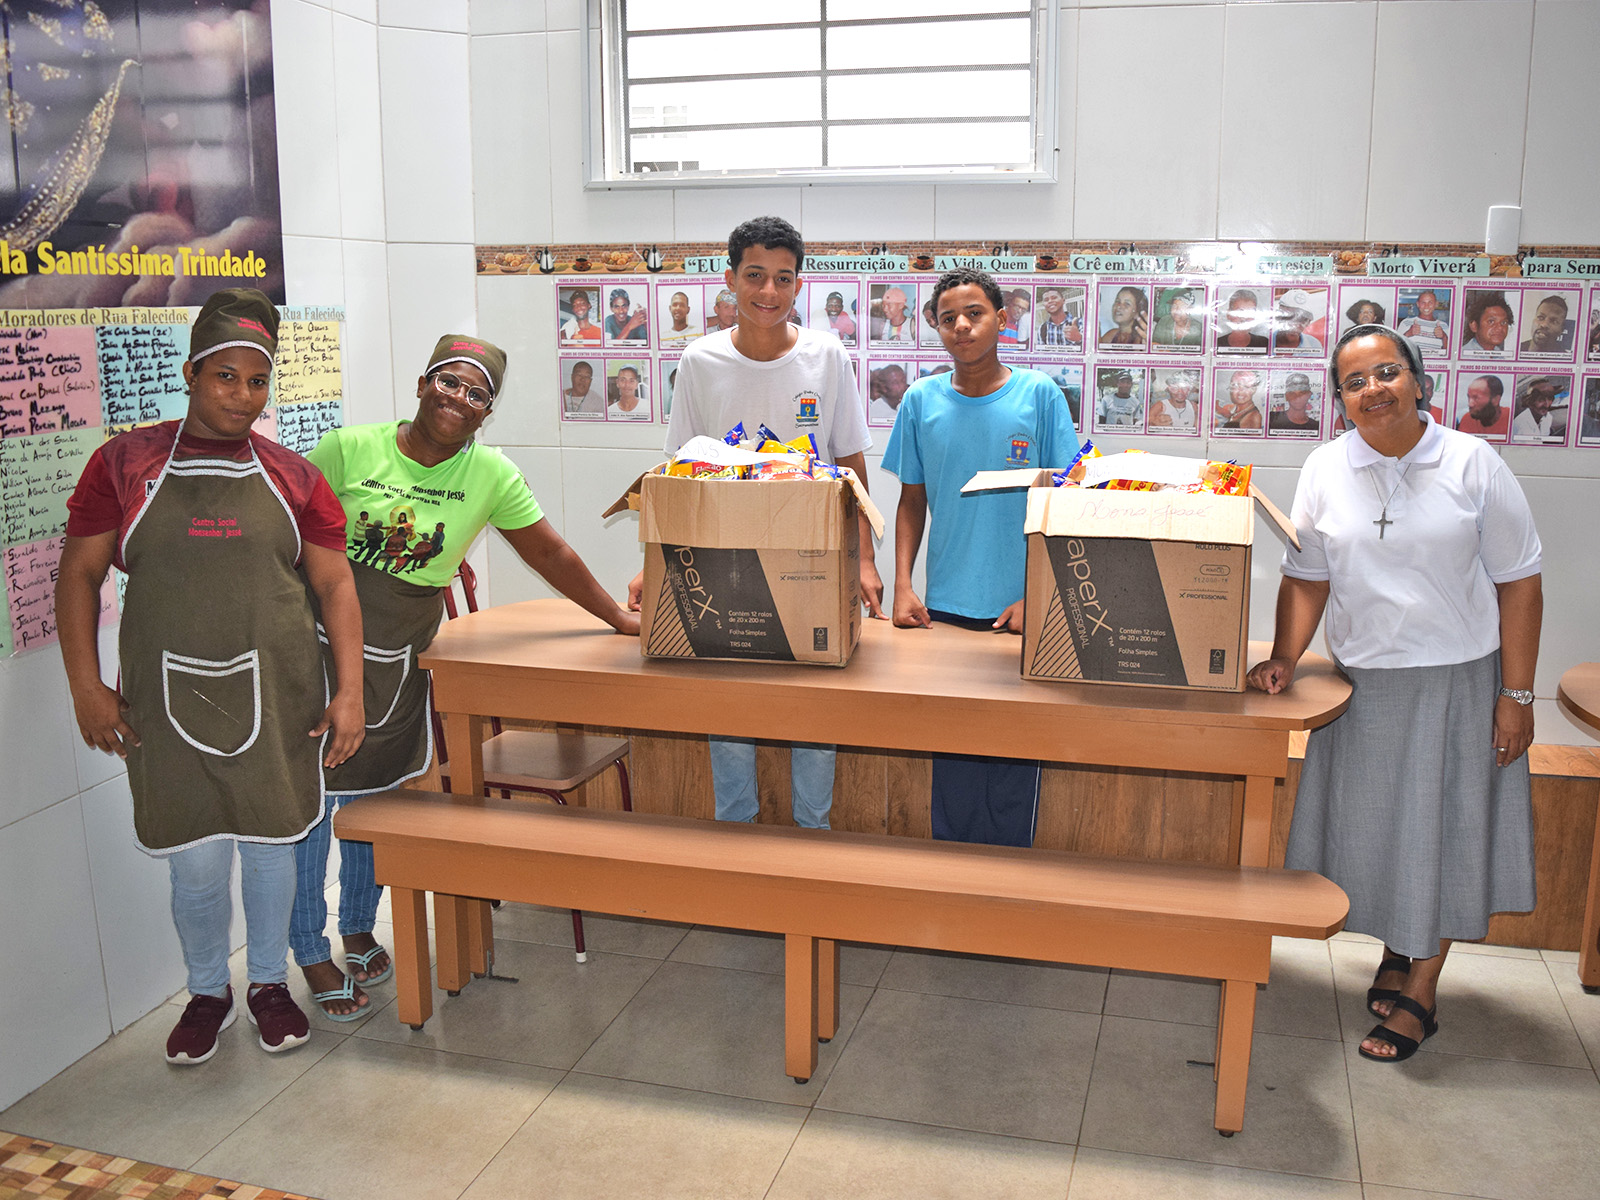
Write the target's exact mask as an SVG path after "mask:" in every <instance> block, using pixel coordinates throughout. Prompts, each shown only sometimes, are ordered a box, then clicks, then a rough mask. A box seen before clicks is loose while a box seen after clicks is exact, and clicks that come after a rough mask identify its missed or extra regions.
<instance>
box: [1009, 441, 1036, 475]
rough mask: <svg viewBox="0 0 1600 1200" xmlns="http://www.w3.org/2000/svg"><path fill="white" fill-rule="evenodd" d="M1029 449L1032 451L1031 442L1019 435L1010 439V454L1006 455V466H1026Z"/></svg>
mask: <svg viewBox="0 0 1600 1200" xmlns="http://www.w3.org/2000/svg"><path fill="white" fill-rule="evenodd" d="M1031 449H1033V442H1032V441H1030V440H1029V439H1028V438H1025V437H1023V436H1022V435H1021V434H1020V433H1019V434H1018V435H1017V436H1016V437H1014V438H1012V439H1011V453H1010V454H1007V455H1006V465H1007V466H1012V467H1025V466H1027V465H1028V451H1030V450H1031Z"/></svg>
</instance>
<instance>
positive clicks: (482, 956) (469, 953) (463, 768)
mask: <svg viewBox="0 0 1600 1200" xmlns="http://www.w3.org/2000/svg"><path fill="white" fill-rule="evenodd" d="M441 715H442V716H443V718H444V738H445V744H446V745H447V746H448V747H449V750H450V791H451V792H452V793H453V794H455V795H464V796H481V795H482V794H483V725H484V718H483V717H480V716H474V715H472V714H469V713H443V714H441ZM452 905H453V911H455V912H456V915H457V917H458V919H459V921H460V922H461V924H460V926H459V928H460V936H459V937H458V938H456V939H454V940H453V941H452V942H451V943H450V953H449V954H448V955H446V953H445V939H444V937H443V936H442V935H441V936H440V937H439V986H440V987H441V988H443V989H444V990H445V991H447V992H459V991H460V990H461V989H462V988H464V987H466V985H467V983H468V981H470V980H471V978H472V976H473V973H477V974H479V975H483V974H486V973H487V972H488V970H489V961H490V959H491V958H492V957H493V956H494V926H493V924H492V923H491V916H490V909H489V902H488V901H487V900H477V899H471V898H467V897H454V898H452ZM434 911H435V914H437V913H438V911H439V901H438V900H437V899H436V900H435V901H434ZM447 978H448V979H449V980H450V982H449V983H446V982H445V981H446V979H447Z"/></svg>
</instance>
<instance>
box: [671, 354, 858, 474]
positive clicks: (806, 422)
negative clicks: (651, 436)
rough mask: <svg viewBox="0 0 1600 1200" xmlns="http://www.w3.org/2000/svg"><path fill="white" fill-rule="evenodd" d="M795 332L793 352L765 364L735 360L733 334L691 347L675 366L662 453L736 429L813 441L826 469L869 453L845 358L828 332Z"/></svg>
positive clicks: (851, 373)
mask: <svg viewBox="0 0 1600 1200" xmlns="http://www.w3.org/2000/svg"><path fill="white" fill-rule="evenodd" d="M793 328H794V329H795V332H796V334H797V335H798V337H797V338H796V339H795V344H794V346H793V347H792V348H791V349H790V351H789V353H787V354H785V355H784V356H783V357H782V358H777V359H774V360H773V361H771V362H757V361H756V360H755V359H752V358H746V357H745V356H744V355H743V354H740V353H739V351H738V350H736V349H735V348H734V345H733V331H732V330H731V329H729V330H723V331H721V332H719V333H708V334H707V335H706V336H705V337H703V338H699V339H697V340H696V341H694V342H691V343H690V344H689V347H688V348H687V349H686V350H684V352H683V358H682V359H680V360H679V362H678V386H677V389H676V390H675V391H674V392H673V393H672V417H671V419H670V421H669V422H668V424H667V446H666V449H667V453H668V454H671V453H672V452H673V451H675V450H677V448H678V447H679V446H681V445H683V444H684V443H685V442H686V441H688V440H689V439H690V438H692V437H697V436H700V435H704V436H706V437H721V436H722V435H723V434H725V433H727V432H728V430H730V429H732V428H733V427H734V426H735V425H737V424H739V423H740V422H743V423H744V431H745V435H746V436H747V437H751V438H754V437H755V436H756V427H757V426H758V425H763V424H764V425H766V426H767V427H768V428H769V429H771V430H772V432H773V433H775V434H777V435H778V437H779V438H780V439H782V440H783V441H788V440H790V439H791V438H795V437H798V436H800V435H801V434H803V433H809V434H813V435H814V436H815V437H816V439H817V448H818V449H819V450H820V451H821V452H822V457H823V458H825V459H827V460H829V461H830V462H838V461H839V459H841V458H844V457H845V456H846V455H850V454H860V453H861V452H862V451H864V450H866V449H867V448H868V447H870V446H871V445H872V435H871V434H870V433H868V432H867V409H866V405H865V404H864V403H862V400H861V390H860V388H859V387H857V385H856V377H855V372H854V371H852V370H851V369H850V356H849V355H848V354H846V353H845V350H844V347H843V346H842V345H841V344H840V342H839V339H838V338H837V337H835V336H834V335H833V333H832V332H831V331H829V332H822V331H820V330H816V329H808V328H806V327H804V326H797V327H793Z"/></svg>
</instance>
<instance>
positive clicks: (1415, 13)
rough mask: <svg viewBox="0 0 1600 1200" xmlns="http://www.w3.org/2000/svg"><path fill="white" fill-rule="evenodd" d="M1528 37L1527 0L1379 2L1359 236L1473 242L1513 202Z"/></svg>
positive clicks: (1518, 183)
mask: <svg viewBox="0 0 1600 1200" xmlns="http://www.w3.org/2000/svg"><path fill="white" fill-rule="evenodd" d="M1532 36H1533V2H1532V0H1517V2H1511V0H1449V2H1448V3H1446V2H1443V0H1432V2H1419V3H1405V4H1380V5H1379V6H1378V53H1377V60H1376V74H1375V77H1374V82H1373V89H1372V109H1373V113H1372V115H1373V120H1372V158H1371V163H1372V167H1371V170H1372V178H1371V185H1370V187H1369V189H1368V200H1367V227H1366V231H1367V236H1368V237H1370V238H1373V239H1375V240H1378V241H1442V242H1471V241H1481V240H1482V238H1483V229H1484V223H1485V217H1486V214H1487V210H1488V207H1489V205H1491V204H1520V203H1521V201H1522V149H1523V142H1524V132H1525V129H1526V122H1527V112H1528V54H1529V48H1530V45H1531V39H1532ZM1463 63H1476V64H1482V66H1483V69H1482V70H1474V71H1472V72H1471V73H1470V82H1469V81H1468V80H1466V79H1464V78H1463V74H1462V69H1461V67H1462V64H1463Z"/></svg>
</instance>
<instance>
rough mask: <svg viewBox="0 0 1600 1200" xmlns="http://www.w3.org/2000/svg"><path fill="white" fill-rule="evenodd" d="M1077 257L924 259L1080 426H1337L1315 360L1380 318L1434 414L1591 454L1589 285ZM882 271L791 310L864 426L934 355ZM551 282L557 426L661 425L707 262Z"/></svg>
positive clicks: (889, 406) (690, 336) (722, 303)
mask: <svg viewBox="0 0 1600 1200" xmlns="http://www.w3.org/2000/svg"><path fill="white" fill-rule="evenodd" d="M1090 257H1092V258H1093V260H1094V261H1093V263H1092V264H1091V265H1097V266H1099V267H1100V268H1102V269H1100V270H1096V271H1088V272H1084V273H1081V274H1066V273H1055V272H1051V273H1041V272H1039V271H1037V270H1036V269H1034V267H1033V262H1032V260H1031V259H1015V260H1011V259H1007V260H990V261H988V262H983V263H976V264H968V263H966V262H965V261H963V262H962V263H960V264H956V263H953V262H952V263H948V264H947V263H945V262H943V261H941V262H940V263H939V269H941V270H942V269H945V268H946V267H947V266H951V265H981V266H984V267H985V268H986V269H988V270H990V273H991V274H993V275H994V277H995V281H996V283H997V284H998V285H999V287H1000V290H1001V293H1002V296H1003V299H1004V305H1005V315H1006V325H1005V329H1004V331H1003V332H1002V333H1001V336H1000V354H1001V356H1002V358H1003V359H1005V360H1006V361H1007V362H1010V363H1012V364H1014V365H1017V366H1025V367H1032V368H1035V369H1037V370H1040V371H1043V372H1045V373H1046V374H1048V375H1049V376H1050V377H1051V378H1052V379H1053V380H1054V381H1055V382H1056V384H1057V385H1058V386H1059V387H1060V388H1061V390H1062V392H1063V394H1064V395H1065V396H1066V398H1067V402H1068V405H1069V406H1070V408H1071V410H1072V416H1073V421H1074V423H1075V424H1076V425H1077V426H1078V429H1079V431H1080V433H1083V434H1087V435H1088V436H1090V437H1094V436H1097V435H1098V436H1137V437H1150V438H1160V439H1170V440H1172V441H1174V442H1180V440H1181V439H1185V438H1193V439H1200V438H1217V439H1229V440H1238V441H1240V442H1246V443H1248V442H1250V441H1284V442H1299V443H1308V444H1315V443H1317V442H1320V441H1324V440H1328V439H1330V438H1333V437H1337V436H1338V435H1340V434H1341V433H1343V432H1344V431H1345V420H1344V414H1343V411H1342V409H1341V408H1340V406H1339V404H1338V402H1337V400H1336V399H1335V398H1334V397H1333V396H1332V395H1331V393H1330V389H1329V387H1328V373H1327V361H1328V352H1329V350H1330V348H1331V347H1332V346H1333V345H1334V343H1335V342H1337V340H1338V338H1339V336H1340V335H1341V334H1342V333H1344V332H1345V331H1346V330H1347V329H1349V328H1351V327H1352V326H1354V325H1356V324H1378V325H1384V326H1387V327H1389V328H1391V329H1396V330H1399V331H1400V332H1401V333H1404V334H1405V335H1406V336H1407V337H1410V338H1412V339H1413V340H1414V341H1415V342H1416V343H1417V346H1418V347H1419V349H1420V350H1421V352H1422V354H1423V356H1424V359H1425V361H1426V362H1427V364H1428V367H1429V370H1428V371H1427V372H1426V374H1425V376H1424V378H1423V380H1422V386H1423V391H1424V402H1425V404H1426V405H1427V407H1428V408H1429V409H1430V411H1431V412H1432V413H1433V415H1434V417H1435V419H1436V420H1438V421H1439V422H1440V423H1442V424H1447V425H1450V426H1451V427H1453V428H1456V429H1461V430H1464V431H1466V432H1469V433H1472V434H1474V435H1476V436H1478V437H1482V438H1484V439H1485V440H1486V441H1489V442H1492V443H1495V444H1498V445H1507V444H1516V445H1527V446H1546V447H1595V446H1600V283H1592V282H1587V281H1586V280H1584V279H1583V278H1568V277H1563V278H1550V279H1524V278H1510V279H1501V278H1490V277H1488V276H1481V275H1479V276H1473V275H1470V274H1468V275H1447V274H1441V275H1439V276H1438V277H1434V276H1429V275H1417V274H1409V275H1401V276H1396V275H1393V274H1379V275H1372V274H1367V275H1359V276H1341V275H1338V274H1335V273H1333V272H1332V271H1331V269H1330V270H1329V271H1326V272H1324V273H1322V274H1313V275H1292V276H1279V275H1274V274H1270V273H1262V274H1254V275H1250V274H1241V275H1238V276H1237V277H1227V276H1216V277H1200V276H1187V275H1181V274H1174V273H1164V272H1163V271H1162V270H1160V269H1155V270H1152V269H1149V268H1150V267H1151V266H1156V267H1160V266H1161V265H1164V264H1161V263H1154V264H1152V263H1149V262H1139V261H1137V260H1132V259H1131V258H1130V259H1129V261H1123V260H1122V259H1121V257H1120V256H1112V255H1107V256H1090ZM880 262H885V263H887V265H888V267H889V268H890V269H884V270H874V271H871V272H860V271H855V270H840V269H837V268H838V265H839V264H838V263H836V262H833V261H830V260H829V259H828V258H820V259H816V260H813V261H811V262H809V263H808V269H807V270H806V271H805V272H803V273H802V282H801V286H800V288H799V291H798V293H797V295H796V297H795V304H794V308H793V309H792V310H791V312H790V314H789V320H790V321H791V322H793V323H794V324H796V325H804V326H808V327H810V328H812V329H816V330H821V331H823V332H825V333H829V334H831V335H832V336H834V337H837V338H838V339H839V341H840V343H841V345H843V346H844V348H845V349H846V350H847V351H848V352H849V354H850V356H851V358H852V361H853V362H854V363H855V366H856V375H857V379H858V381H859V386H860V402H861V404H862V406H863V408H864V409H865V412H866V416H867V423H868V425H869V426H872V427H875V428H879V429H887V428H889V427H891V426H892V425H893V424H894V419H895V414H896V413H897V412H898V410H899V406H900V401H901V398H902V397H903V396H904V395H905V392H906V389H907V388H909V387H910V386H912V385H913V384H914V383H915V382H916V381H917V380H918V379H920V378H923V377H924V376H927V375H931V374H935V373H937V372H941V371H948V370H949V369H950V362H949V359H948V357H947V356H946V355H945V353H944V350H943V348H942V346H941V344H940V341H939V336H938V331H937V329H936V328H935V325H934V320H933V311H932V304H933V288H934V285H935V283H936V281H937V279H938V274H937V272H936V271H912V270H910V269H909V264H906V263H903V262H899V261H889V260H880ZM705 265H708V264H705ZM878 265H880V263H875V264H874V266H878ZM1008 266H1010V267H1011V268H1012V269H1009V270H1008V269H1007V267H1008ZM1424 266H1425V264H1424ZM556 283H557V301H558V309H559V315H558V317H557V327H556V329H554V330H552V337H553V338H554V340H555V342H556V346H557V364H558V367H557V379H556V380H555V383H556V391H557V393H558V395H559V397H560V417H561V419H562V420H563V421H571V422H601V423H604V422H611V421H624V422H629V423H640V422H657V423H661V424H665V423H666V421H667V420H668V417H669V415H670V412H671V391H672V387H673V384H674V381H675V371H676V367H677V363H678V360H679V359H680V358H681V357H682V355H683V353H684V351H685V350H686V349H687V348H688V347H689V346H691V345H693V343H694V342H695V341H696V340H698V339H699V338H701V337H704V336H707V335H708V334H713V333H717V332H719V331H721V330H723V329H728V328H731V327H732V326H733V325H734V324H736V323H737V321H738V312H737V307H736V305H735V303H734V298H733V294H732V293H731V292H730V291H728V290H727V289H726V288H725V287H724V284H723V278H722V275H721V274H720V272H713V271H709V270H708V271H706V272H705V273H703V274H694V273H684V274H675V275H666V274H662V275H653V276H652V275H637V274H633V275H622V276H559V277H557V280H556ZM1590 368H1592V369H1590ZM1244 452H1245V451H1244V450H1243V448H1241V453H1244Z"/></svg>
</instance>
